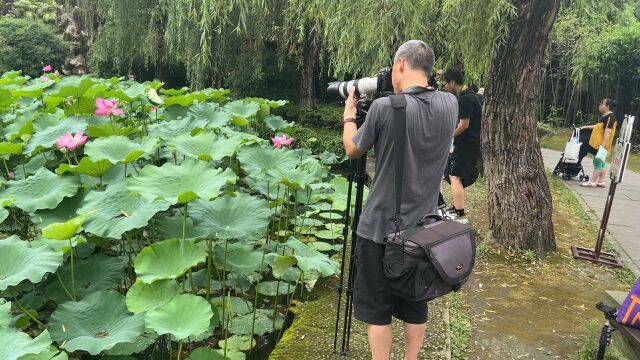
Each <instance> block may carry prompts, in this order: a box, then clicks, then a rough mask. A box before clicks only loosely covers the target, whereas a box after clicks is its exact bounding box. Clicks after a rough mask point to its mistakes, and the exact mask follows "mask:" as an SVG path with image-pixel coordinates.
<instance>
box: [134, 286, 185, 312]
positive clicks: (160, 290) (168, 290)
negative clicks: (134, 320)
mask: <svg viewBox="0 0 640 360" xmlns="http://www.w3.org/2000/svg"><path fill="white" fill-rule="evenodd" d="M179 293H180V287H178V284H177V283H176V282H175V281H174V280H159V281H155V282H153V283H151V284H145V283H143V282H136V283H135V284H133V286H132V287H131V288H130V289H129V292H127V307H128V308H129V311H131V312H132V313H134V314H137V313H141V312H145V311H149V310H153V309H155V308H157V307H160V306H164V305H166V304H168V303H169V302H170V301H171V300H172V299H173V298H174V297H175V296H176V295H178V294H179Z"/></svg>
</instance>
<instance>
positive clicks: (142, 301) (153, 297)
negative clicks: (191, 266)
mask: <svg viewBox="0 0 640 360" xmlns="http://www.w3.org/2000/svg"><path fill="white" fill-rule="evenodd" d="M179 293H180V288H179V287H178V284H177V283H176V282H175V281H174V280H159V281H156V282H153V283H151V284H145V283H143V282H136V283H135V284H133V286H132V287H131V288H130V289H129V292H127V307H128V308H129V311H131V312H132V313H134V314H137V313H141V312H145V311H149V310H153V309H155V308H157V307H160V306H164V305H166V304H168V303H169V302H170V301H171V300H172V299H173V298H174V297H175V296H176V295H178V294H179ZM127 355H128V354H127Z"/></svg>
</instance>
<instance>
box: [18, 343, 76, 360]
mask: <svg viewBox="0 0 640 360" xmlns="http://www.w3.org/2000/svg"><path fill="white" fill-rule="evenodd" d="M19 360H69V357H68V356H67V353H66V352H64V351H62V350H58V349H56V348H55V347H54V346H50V347H49V351H46V352H43V353H39V354H29V355H24V356H21V357H20V359H19Z"/></svg>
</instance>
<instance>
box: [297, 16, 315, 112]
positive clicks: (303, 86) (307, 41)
mask: <svg viewBox="0 0 640 360" xmlns="http://www.w3.org/2000/svg"><path fill="white" fill-rule="evenodd" d="M318 35H319V34H318V33H317V31H316V29H315V28H314V27H312V26H310V25H307V26H306V27H305V34H304V44H303V48H302V68H301V69H300V88H299V94H300V106H302V107H306V108H313V107H315V106H316V75H317V73H318V60H319V59H318V58H319V56H320V37H319V36H318Z"/></svg>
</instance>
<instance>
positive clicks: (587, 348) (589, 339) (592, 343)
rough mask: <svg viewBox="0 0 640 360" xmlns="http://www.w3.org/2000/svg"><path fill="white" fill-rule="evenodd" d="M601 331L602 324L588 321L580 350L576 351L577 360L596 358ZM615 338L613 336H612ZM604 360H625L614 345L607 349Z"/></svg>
mask: <svg viewBox="0 0 640 360" xmlns="http://www.w3.org/2000/svg"><path fill="white" fill-rule="evenodd" d="M601 330H602V323H601V322H598V321H596V320H589V322H588V323H587V324H586V325H585V331H586V334H585V337H584V339H583V342H582V345H581V346H580V350H578V354H577V360H592V359H595V358H596V354H597V353H598V347H599V341H600V331H601ZM614 336H615V335H614ZM604 358H605V360H625V359H627V357H626V356H624V355H622V354H621V353H620V350H618V349H617V348H616V347H615V345H613V344H612V345H610V346H608V347H607V352H606V354H605V355H604Z"/></svg>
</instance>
